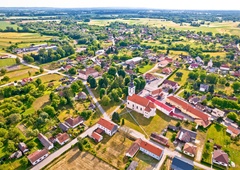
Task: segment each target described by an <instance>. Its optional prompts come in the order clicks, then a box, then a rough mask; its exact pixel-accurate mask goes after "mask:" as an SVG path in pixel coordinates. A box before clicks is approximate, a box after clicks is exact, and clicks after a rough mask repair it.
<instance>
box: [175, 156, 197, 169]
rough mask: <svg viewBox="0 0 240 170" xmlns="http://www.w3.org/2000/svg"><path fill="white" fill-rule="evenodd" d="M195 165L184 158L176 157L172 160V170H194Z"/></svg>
mask: <svg viewBox="0 0 240 170" xmlns="http://www.w3.org/2000/svg"><path fill="white" fill-rule="evenodd" d="M193 169H194V165H193V164H192V163H190V162H187V161H185V160H183V159H182V158H180V157H178V156H175V157H174V158H173V160H172V165H171V170H193Z"/></svg>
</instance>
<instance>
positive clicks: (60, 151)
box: [32, 124, 97, 170]
mask: <svg viewBox="0 0 240 170" xmlns="http://www.w3.org/2000/svg"><path fill="white" fill-rule="evenodd" d="M96 128H97V124H96V125H94V126H92V127H90V128H89V129H87V130H86V131H85V132H83V133H82V134H81V135H79V137H81V138H85V137H86V136H88V135H91V133H92V131H93V130H95V129H96ZM77 142H78V140H77V138H75V139H73V140H72V141H70V142H69V143H67V144H66V145H64V146H63V147H61V148H60V149H58V150H57V151H56V152H54V153H52V154H50V155H49V156H48V157H47V158H46V159H44V160H43V161H42V162H40V163H39V164H37V165H36V166H34V167H33V168H32V170H39V169H42V168H43V167H45V166H47V165H48V164H49V163H51V162H52V161H53V160H54V159H56V158H57V157H59V156H60V155H62V154H63V153H64V152H65V151H67V150H68V149H70V148H71V147H72V145H75V144H76V143H77Z"/></svg>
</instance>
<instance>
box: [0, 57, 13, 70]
mask: <svg viewBox="0 0 240 170" xmlns="http://www.w3.org/2000/svg"><path fill="white" fill-rule="evenodd" d="M14 64H16V60H15V59H14V58H6V59H0V68H1V67H7V66H12V65H14Z"/></svg>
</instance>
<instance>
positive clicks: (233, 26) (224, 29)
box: [89, 18, 240, 35]
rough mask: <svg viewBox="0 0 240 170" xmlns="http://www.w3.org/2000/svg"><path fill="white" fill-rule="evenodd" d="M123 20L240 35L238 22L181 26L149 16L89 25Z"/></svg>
mask: <svg viewBox="0 0 240 170" xmlns="http://www.w3.org/2000/svg"><path fill="white" fill-rule="evenodd" d="M115 21H118V22H124V23H128V24H142V25H149V26H155V27H162V26H165V27H169V28H175V29H178V30H190V31H203V32H213V33H228V34H232V35H240V28H238V27H237V26H238V24H239V22H222V23H219V22H211V23H210V24H209V25H202V26H200V27H193V26H190V24H187V23H183V26H180V24H177V23H174V22H172V21H164V20H161V19H149V18H141V19H131V20H123V19H109V20H91V21H90V23H89V24H90V25H101V26H106V25H109V23H111V22H115Z"/></svg>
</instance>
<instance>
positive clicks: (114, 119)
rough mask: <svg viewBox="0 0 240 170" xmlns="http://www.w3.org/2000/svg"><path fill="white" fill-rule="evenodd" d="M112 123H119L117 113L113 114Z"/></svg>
mask: <svg viewBox="0 0 240 170" xmlns="http://www.w3.org/2000/svg"><path fill="white" fill-rule="evenodd" d="M112 121H113V122H115V123H119V122H120V117H119V114H118V113H117V112H114V113H113V115H112Z"/></svg>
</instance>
